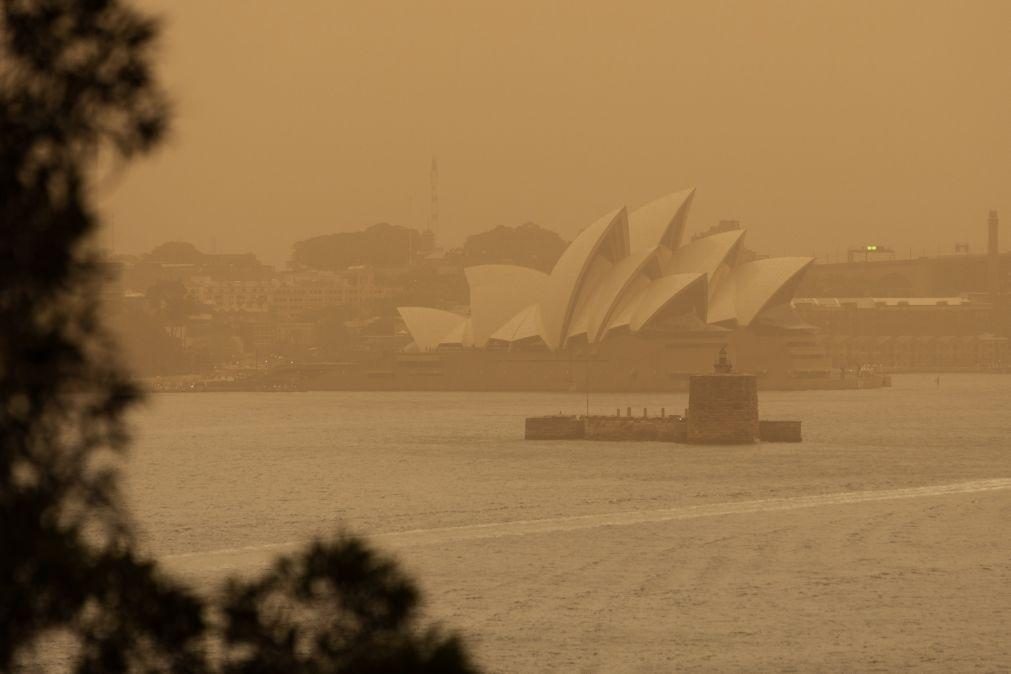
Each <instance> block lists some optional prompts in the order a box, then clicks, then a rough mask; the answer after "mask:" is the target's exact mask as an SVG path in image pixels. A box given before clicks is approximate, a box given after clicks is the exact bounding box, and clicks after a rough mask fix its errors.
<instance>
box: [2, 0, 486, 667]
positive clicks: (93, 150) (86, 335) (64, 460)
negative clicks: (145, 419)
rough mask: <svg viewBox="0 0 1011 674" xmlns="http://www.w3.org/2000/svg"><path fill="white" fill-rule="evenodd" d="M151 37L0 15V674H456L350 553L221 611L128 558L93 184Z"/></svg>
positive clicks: (120, 15)
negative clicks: (41, 654)
mask: <svg viewBox="0 0 1011 674" xmlns="http://www.w3.org/2000/svg"><path fill="white" fill-rule="evenodd" d="M157 28H158V27H157V24H156V22H154V21H153V20H152V19H150V18H149V17H147V16H145V15H143V14H142V13H140V12H138V11H136V10H134V9H133V8H131V7H130V5H129V4H127V3H126V2H125V1H123V0H0V232H2V237H0V258H2V259H3V261H4V264H2V265H0V671H10V670H11V669H12V668H14V667H15V666H16V665H17V664H18V663H19V662H21V661H22V659H23V657H25V656H26V654H30V652H31V650H32V648H33V646H36V645H38V644H40V643H46V642H45V638H46V636H47V635H49V634H50V633H52V632H60V633H68V634H69V635H71V636H72V637H73V641H74V643H75V644H76V648H72V649H71V653H70V655H69V656H68V657H70V658H71V660H72V666H73V667H74V669H75V670H76V671H79V672H111V671H185V672H202V671H221V670H225V671H234V672H240V671H242V672H253V671H295V672H297V671H317V672H323V671H349V670H348V668H349V667H350V668H353V669H355V670H356V671H394V670H395V671H446V672H454V671H457V672H464V671H472V668H471V666H470V664H469V663H468V661H467V657H466V654H465V652H464V650H463V648H462V646H461V644H460V642H459V641H458V640H457V639H456V638H455V637H452V636H443V635H441V634H440V633H438V632H436V631H434V630H432V629H424V628H423V627H421V626H419V624H418V619H417V618H418V616H417V604H418V593H417V590H416V589H415V588H414V586H413V584H411V582H410V581H409V580H408V579H407V578H406V577H404V576H403V575H402V574H401V573H400V572H399V571H398V570H397V569H396V567H395V565H394V564H393V563H392V562H390V561H388V560H384V559H382V558H380V557H378V556H376V555H375V554H374V553H372V552H370V551H369V549H368V548H367V546H366V545H365V544H364V543H363V542H361V541H359V540H357V539H354V538H352V537H349V536H343V537H341V538H339V539H337V540H336V541H335V542H332V543H325V544H324V543H317V544H314V545H312V546H310V547H309V548H308V549H307V550H306V551H305V552H304V553H302V554H300V555H296V556H295V557H292V558H289V559H287V560H282V561H279V562H278V563H277V565H276V566H275V567H274V568H273V570H271V571H270V572H268V573H267V574H266V575H264V576H263V577H262V578H260V579H254V580H252V581H238V580H234V581H231V582H230V583H229V585H228V587H227V589H226V590H225V592H224V595H223V599H222V601H223V604H222V605H221V606H220V607H219V606H215V605H214V604H213V603H212V602H209V601H208V600H206V599H205V598H203V597H201V596H199V595H198V594H196V593H194V592H192V591H191V590H189V589H187V588H186V587H185V586H184V585H182V584H181V583H178V582H177V581H174V580H173V579H171V578H170V577H169V576H168V575H167V574H165V573H164V572H163V571H162V570H160V569H159V568H158V566H157V564H156V563H155V562H153V561H151V560H147V559H145V558H144V557H143V556H142V555H141V554H140V553H138V552H137V550H136V543H135V539H134V535H133V533H132V528H133V527H132V526H131V522H130V519H129V517H128V515H127V513H126V511H125V509H124V507H123V504H122V499H121V495H120V492H119V489H118V482H117V473H116V469H115V466H116V462H117V461H118V460H120V458H121V457H122V455H123V453H124V452H125V449H126V446H127V441H128V437H127V433H126V428H125V424H124V420H123V413H124V412H125V411H126V410H127V409H128V408H129V406H130V405H131V404H132V403H134V402H135V401H136V400H137V399H138V391H137V389H136V388H135V387H134V386H133V384H132V383H131V382H130V380H129V378H128V376H127V374H126V372H125V370H124V369H123V367H122V366H121V365H120V363H119V360H118V356H117V351H116V348H115V345H114V344H113V343H112V340H111V338H110V337H109V335H108V333H107V332H106V330H105V329H104V328H103V326H102V323H101V320H100V310H99V306H98V298H99V290H100V287H101V284H102V282H103V266H102V264H101V261H100V258H99V257H98V255H97V254H96V252H95V250H94V248H93V245H92V243H91V238H90V237H91V235H92V234H93V233H94V231H95V229H96V227H97V225H98V219H97V216H96V214H95V212H94V211H93V209H92V206H91V203H90V201H91V200H90V198H89V194H90V193H89V175H90V174H91V172H92V171H93V170H94V165H95V163H96V160H97V158H98V157H99V156H102V157H103V158H108V159H110V160H112V161H114V162H118V163H125V162H126V161H128V160H130V159H133V158H135V157H137V156H140V155H143V154H145V153H147V152H149V151H151V150H152V149H153V148H154V147H155V146H156V145H157V143H158V141H159V140H160V139H161V138H162V136H163V135H164V133H165V131H166V127H167V122H168V119H169V114H168V105H167V103H166V98H165V95H164V94H163V93H162V91H161V90H160V89H159V88H158V86H157V85H156V83H155V81H154V79H153V75H152V68H151V63H152V50H153V48H154V42H155V38H156V36H157V32H158V30H157ZM285 607H288V608H285ZM219 616H220V619H219ZM209 642H214V643H216V644H219V645H221V648H222V649H223V650H224V655H222V656H216V657H213V658H212V657H209V656H208V650H209V649H208V648H207V645H208V643H209Z"/></svg>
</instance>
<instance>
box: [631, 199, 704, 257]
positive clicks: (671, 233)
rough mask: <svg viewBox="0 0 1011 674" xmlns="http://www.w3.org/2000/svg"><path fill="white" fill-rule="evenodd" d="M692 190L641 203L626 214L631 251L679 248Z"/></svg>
mask: <svg viewBox="0 0 1011 674" xmlns="http://www.w3.org/2000/svg"><path fill="white" fill-rule="evenodd" d="M694 196H695V188H694V187H693V188H691V189H688V190H682V191H681V192H674V193H673V194H668V195H666V196H663V197H660V198H659V199H655V200H653V201H651V202H649V203H648V204H644V205H643V206H640V207H639V208H637V209H635V210H634V211H632V212H631V213H629V214H628V234H629V243H630V246H631V249H632V250H633V251H637V250H644V249H648V248H653V247H655V246H666V247H667V248H670V249H671V250H674V249H676V248H679V247H680V246H681V239H682V238H683V237H684V232H685V223H686V222H687V221H688V210H689V209H690V208H691V204H692V197H694Z"/></svg>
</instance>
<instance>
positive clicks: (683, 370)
mask: <svg viewBox="0 0 1011 674" xmlns="http://www.w3.org/2000/svg"><path fill="white" fill-rule="evenodd" d="M694 194H695V191H694V190H685V191H682V192H676V193H674V194H670V195H667V196H665V197H662V198H660V199H657V200H655V201H652V202H650V203H648V204H645V205H644V206H641V207H639V208H637V209H635V210H633V211H628V210H627V209H625V208H621V209H618V210H615V211H612V212H610V213H607V214H605V215H603V216H602V217H600V218H599V219H597V220H596V221H594V222H593V223H591V224H590V225H589V226H588V227H586V228H585V229H584V230H583V231H582V232H581V233H580V234H579V235H578V236H577V237H576V238H575V240H573V241H572V243H571V244H570V245H569V246H568V248H567V249H566V250H565V251H564V252H563V253H562V255H561V257H560V258H559V259H558V261H557V263H556V264H555V266H554V268H553V269H552V270H551V273H550V274H545V273H543V272H540V271H537V270H534V269H528V268H526V267H519V266H512V265H482V266H476V267H470V268H468V269H466V277H467V282H468V285H469V287H470V310H469V313H468V314H467V315H464V314H462V313H453V312H448V311H443V310H440V309H433V308H426V307H400V308H399V312H400V315H401V317H402V318H403V320H404V323H405V325H406V327H407V330H408V331H409V332H410V335H411V338H412V339H413V342H412V344H411V345H410V347H408V349H407V352H406V353H404V354H403V357H401V358H398V360H397V366H396V367H395V369H396V373H394V376H395V378H396V379H398V380H400V386H401V387H406V388H439V389H464V390H499V389H502V390H568V389H580V390H581V389H582V388H584V387H591V388H593V389H597V390H614V391H626V390H629V391H634V390H677V389H681V388H683V387H684V385H685V382H686V380H687V377H688V375H689V374H692V373H697V372H702V371H706V370H707V369H709V367H710V366H711V364H712V362H713V361H714V359H715V357H716V354H717V353H718V352H719V350H720V349H721V348H723V347H724V346H725V347H727V348H728V350H729V351H730V353H731V356H732V358H733V360H734V361H735V363H737V365H738V368H739V369H743V370H748V371H751V372H755V373H756V374H759V375H760V377H761V378H762V379H763V380H764V381H765V384H766V385H768V386H770V387H795V386H792V385H791V383H792V384H797V386H796V387H803V384H802V382H809V381H811V380H815V379H817V378H819V377H824V376H825V375H826V373H827V365H826V363H827V361H826V359H825V358H824V352H823V351H822V350H821V349H820V348H819V346H818V342H817V340H816V339H815V335H814V329H813V328H812V326H810V325H807V324H805V323H804V322H803V321H802V320H801V319H800V318H799V317H798V315H797V314H796V313H795V312H794V310H793V307H792V305H791V300H792V298H793V293H794V290H795V288H796V287H797V284H798V282H799V280H800V279H801V277H802V275H803V273H804V270H805V269H806V268H807V267H808V265H810V264H811V262H812V261H813V260H812V259H811V258H806V257H804V258H802V257H783V258H764V259H751V260H745V259H744V258H743V255H742V250H743V247H742V240H743V238H744V231H743V230H740V229H737V230H732V231H725V232H719V233H716V234H711V235H709V236H703V237H701V238H696V239H695V240H693V241H690V242H688V243H685V242H684V235H685V225H686V221H687V216H688V211H689V209H690V207H691V203H692V199H693V197H694Z"/></svg>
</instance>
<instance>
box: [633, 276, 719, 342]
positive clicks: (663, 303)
mask: <svg viewBox="0 0 1011 674" xmlns="http://www.w3.org/2000/svg"><path fill="white" fill-rule="evenodd" d="M705 283H706V275H705V274H702V273H692V272H688V273H685V274H673V275H671V276H664V277H662V278H658V279H656V280H655V281H653V282H652V283H650V284H649V286H647V287H646V289H645V291H644V292H643V294H642V296H641V298H640V299H639V301H638V303H637V304H636V306H635V309H634V310H633V311H632V312H631V315H630V316H629V320H628V327H629V329H630V330H631V331H632V332H638V331H639V330H641V329H642V328H643V327H645V326H646V325H647V324H648V323H649V322H650V321H651V320H652V319H653V317H654V316H656V315H657V314H659V313H660V312H661V311H662V310H663V309H664V308H665V307H667V306H668V305H670V304H671V303H672V302H674V301H675V300H677V299H678V298H679V297H681V296H682V295H684V294H685V293H690V292H693V291H694V289H695V288H696V287H697V285H698V284H701V285H702V286H703V292H704V286H705ZM703 297H704V296H703Z"/></svg>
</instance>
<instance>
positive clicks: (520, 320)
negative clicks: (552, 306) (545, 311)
mask: <svg viewBox="0 0 1011 674" xmlns="http://www.w3.org/2000/svg"><path fill="white" fill-rule="evenodd" d="M541 336H542V327H541V307H540V305H538V304H531V305H530V306H528V307H526V308H525V309H522V310H521V311H519V312H518V313H517V314H516V315H515V316H513V317H512V318H510V319H509V321H507V322H506V324H505V325H503V326H502V327H501V328H499V329H498V330H496V331H495V332H494V333H493V334H492V335H491V337H490V339H493V340H495V341H498V342H508V343H510V344H511V343H513V342H519V341H522V340H524V339H530V338H532V337H541Z"/></svg>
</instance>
